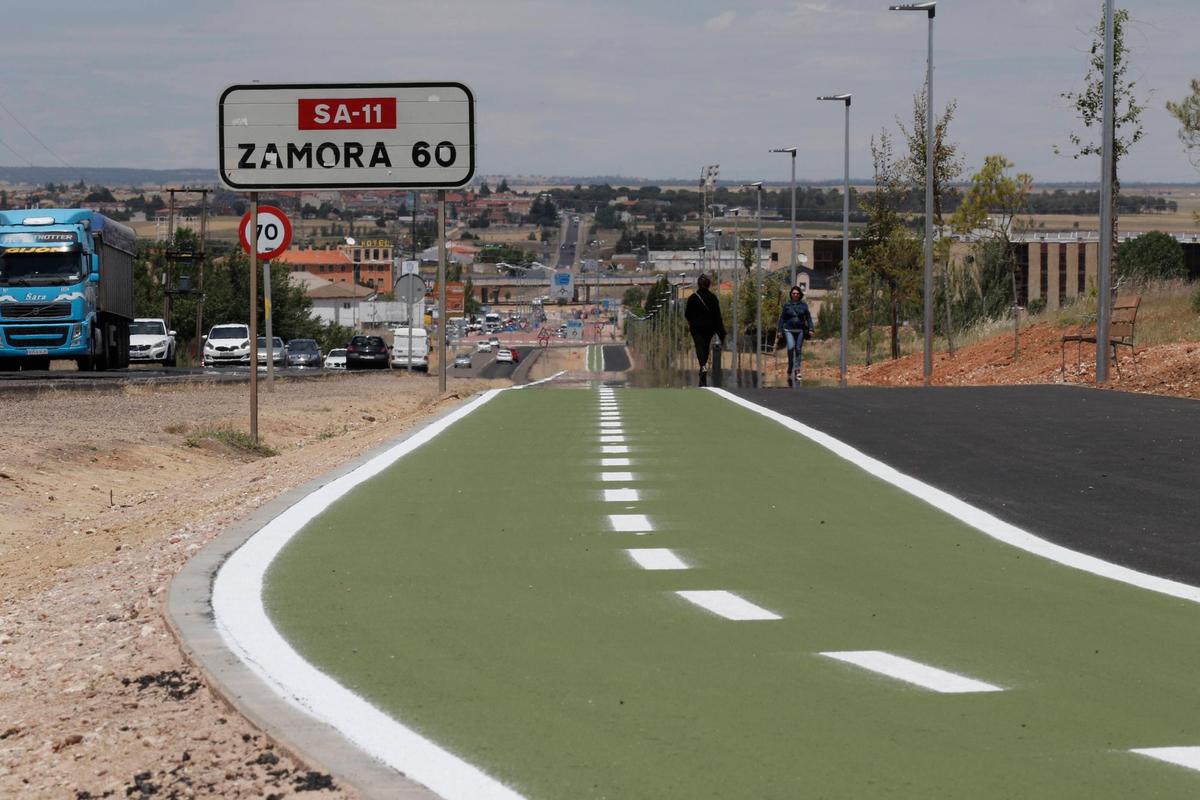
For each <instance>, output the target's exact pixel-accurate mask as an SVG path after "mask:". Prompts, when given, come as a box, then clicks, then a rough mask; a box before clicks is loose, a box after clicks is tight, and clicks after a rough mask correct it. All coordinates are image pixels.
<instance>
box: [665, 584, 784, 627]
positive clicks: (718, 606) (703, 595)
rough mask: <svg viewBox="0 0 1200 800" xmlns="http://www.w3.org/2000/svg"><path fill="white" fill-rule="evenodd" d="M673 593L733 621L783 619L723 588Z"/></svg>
mask: <svg viewBox="0 0 1200 800" xmlns="http://www.w3.org/2000/svg"><path fill="white" fill-rule="evenodd" d="M675 594H677V595H679V596H680V597H682V598H683V599H684V600H687V601H688V602H689V603H692V604H693V605H697V606H700V608H703V609H704V610H705V611H711V612H712V613H714V614H716V615H717V616H718V617H724V618H725V619H731V620H734V621H735V622H746V621H749V620H760V619H783V617H781V616H779V615H778V614H776V613H775V612H774V611H767V610H766V609H765V608H763V607H762V606H756V605H754V603H751V602H750V601H749V600H747V599H745V598H744V597H739V596H738V595H736V594H734V593H733V592H726V591H724V590H706V591H683V592H676V593H675Z"/></svg>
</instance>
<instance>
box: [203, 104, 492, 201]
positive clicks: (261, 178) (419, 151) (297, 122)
mask: <svg viewBox="0 0 1200 800" xmlns="http://www.w3.org/2000/svg"><path fill="white" fill-rule="evenodd" d="M217 116H218V121H219V129H218V131H219V141H218V152H219V157H220V176H221V180H222V181H223V182H224V183H225V184H226V185H227V186H229V187H231V188H233V189H242V190H245V191H258V190H265V189H272V190H276V189H305V188H322V189H381V188H391V189H425V188H447V187H458V186H465V185H466V184H467V183H469V182H470V180H471V177H472V176H473V175H474V174H475V98H474V95H472V94H471V90H470V89H468V88H467V87H466V86H464V85H463V84H461V83H317V84H257V83H255V84H239V85H235V86H230V87H229V88H228V89H226V90H225V91H224V92H222V93H221V98H220V101H219V102H218V115H217Z"/></svg>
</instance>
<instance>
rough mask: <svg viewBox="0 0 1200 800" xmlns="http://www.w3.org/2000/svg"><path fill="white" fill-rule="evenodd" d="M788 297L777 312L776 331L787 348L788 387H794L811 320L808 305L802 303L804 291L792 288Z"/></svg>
mask: <svg viewBox="0 0 1200 800" xmlns="http://www.w3.org/2000/svg"><path fill="white" fill-rule="evenodd" d="M788 295H789V299H788V301H787V302H786V303H784V304H783V310H782V311H780V312H779V326H778V330H779V333H780V334H782V336H783V338H784V340H785V343H786V346H787V354H788V386H794V385H795V384H797V383H799V382H800V358H801V355H802V353H803V350H804V340H805V339H807V338H810V337H811V336H812V330H813V320H812V314H810V313H809V311H808V303H806V302H804V289H802V288H800V287H799V286H793V287H792V288H791V290H790V291H789V292H788Z"/></svg>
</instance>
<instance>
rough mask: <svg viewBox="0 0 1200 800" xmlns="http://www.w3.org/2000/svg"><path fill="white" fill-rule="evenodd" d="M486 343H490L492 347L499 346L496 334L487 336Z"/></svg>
mask: <svg viewBox="0 0 1200 800" xmlns="http://www.w3.org/2000/svg"><path fill="white" fill-rule="evenodd" d="M488 344H490V345H491V346H492V347H499V346H500V339H499V337H497V336H490V337H488Z"/></svg>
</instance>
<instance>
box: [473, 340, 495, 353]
mask: <svg viewBox="0 0 1200 800" xmlns="http://www.w3.org/2000/svg"><path fill="white" fill-rule="evenodd" d="M475 352H476V353H490V352H492V343H491V342H479V343H478V344H476V345H475Z"/></svg>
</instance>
